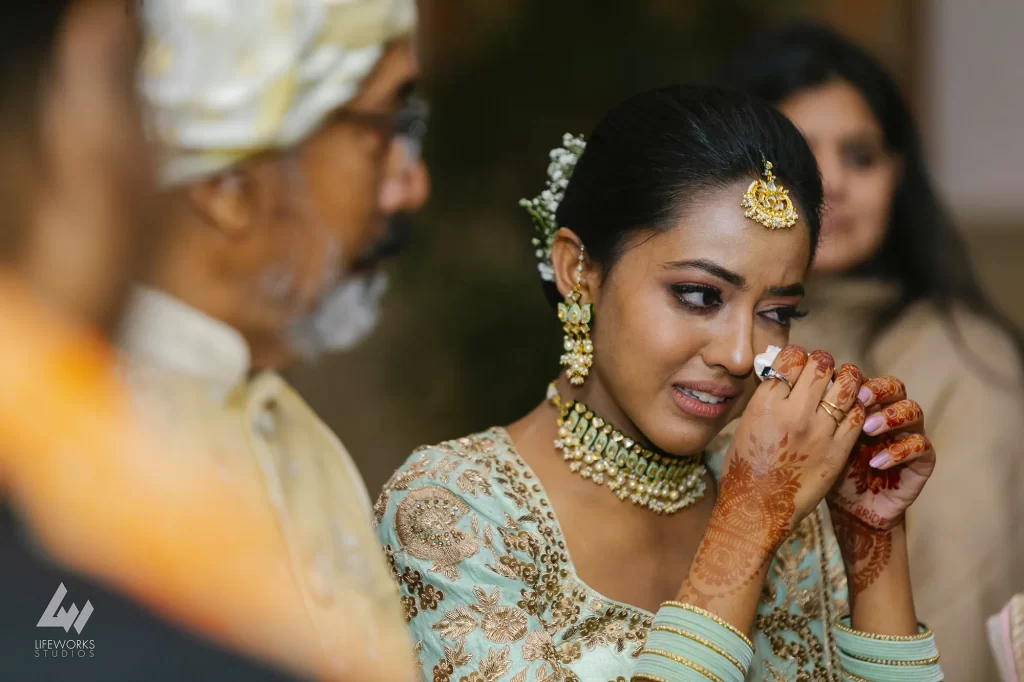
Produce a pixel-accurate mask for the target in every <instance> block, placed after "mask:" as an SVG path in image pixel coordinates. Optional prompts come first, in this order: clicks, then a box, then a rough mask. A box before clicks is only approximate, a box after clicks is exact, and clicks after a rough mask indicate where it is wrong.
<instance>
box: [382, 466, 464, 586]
mask: <svg viewBox="0 0 1024 682" xmlns="http://www.w3.org/2000/svg"><path fill="white" fill-rule="evenodd" d="M467 513H469V506H468V505H467V504H466V503H465V502H463V501H462V500H460V499H459V498H458V497H456V496H455V494H453V493H452V492H450V491H449V490H448V489H446V488H441V487H438V486H425V487H423V488H416V489H415V490H413V491H411V492H410V493H409V494H408V495H407V496H405V497H404V498H402V501H401V502H399V503H398V509H397V510H396V512H395V533H396V535H397V536H398V541H399V542H400V543H401V545H402V547H403V548H404V549H405V551H407V552H409V554H411V555H413V556H414V557H416V558H417V559H420V560H421V561H431V562H433V566H431V569H430V570H432V571H437V572H438V573H440V574H442V575H443V576H444V577H446V578H448V580H458V579H459V576H460V574H459V569H458V565H459V563H460V562H461V561H462V560H463V559H468V558H469V557H471V556H473V555H474V554H476V553H477V552H478V551H480V546H479V544H478V543H477V541H476V539H475V538H473V537H471V536H469V535H468V534H466V533H465V532H463V531H462V530H460V529H458V528H456V527H455V526H456V524H457V523H458V522H459V520H460V519H461V518H462V517H463V516H465V515H466V514H467Z"/></svg>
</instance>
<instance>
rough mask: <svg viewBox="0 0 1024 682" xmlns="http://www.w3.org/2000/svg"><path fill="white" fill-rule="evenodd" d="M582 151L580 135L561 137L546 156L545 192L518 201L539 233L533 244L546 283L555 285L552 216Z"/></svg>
mask: <svg viewBox="0 0 1024 682" xmlns="http://www.w3.org/2000/svg"><path fill="white" fill-rule="evenodd" d="M585 148H586V142H584V140H583V136H582V135H579V136H573V135H571V134H569V133H566V134H565V135H563V136H562V146H561V147H556V148H555V149H552V150H551V153H550V154H549V155H548V156H549V157H550V159H551V163H549V164H548V180H547V189H545V190H544V191H542V192H541V193H540V194H539V195H537V196H536V197H534V198H533V199H521V200H520V201H519V205H520V206H522V207H523V208H525V209H526V212H527V213H529V214H530V217H531V218H533V226H534V228H535V229H536V230H537V233H538V236H537V237H534V238H533V240H532V243H533V245H534V246H536V247H538V248H537V250H536V256H537V271H538V272H539V273H540V277H541V279H543V280H544V281H545V282H554V281H555V271H554V268H553V267H552V265H551V246H552V244H554V242H555V233H556V232H558V228H559V225H558V220H557V218H556V217H555V214H556V213H557V212H558V206H559V204H561V203H562V198H563V197H564V196H565V189H566V188H567V187H568V186H569V178H570V177H572V172H573V171H574V170H575V169H576V162H577V161H579V158H580V156H581V155H582V154H583V150H584V149H585Z"/></svg>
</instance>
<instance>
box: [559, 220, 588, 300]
mask: <svg viewBox="0 0 1024 682" xmlns="http://www.w3.org/2000/svg"><path fill="white" fill-rule="evenodd" d="M581 252H582V253H583V273H582V275H583V277H582V280H581V281H580V293H581V294H582V298H581V300H580V302H581V303H592V302H593V301H594V295H595V294H596V293H597V292H596V291H595V287H596V283H597V282H596V280H595V279H594V277H596V274H597V270H596V266H595V264H594V261H593V260H592V259H591V258H590V257H589V256H588V254H587V252H586V249H585V248H584V244H583V242H582V240H580V238H579V237H578V236H577V235H576V233H575V232H573V231H572V230H570V229H569V228H567V227H563V228H560V229H559V230H558V232H557V233H555V241H554V243H553V244H552V245H551V267H552V268H553V269H554V271H555V286H557V287H558V293H560V294H561V295H562V298H565V297H566V296H567V295H568V294H569V292H570V291H572V290H573V288H575V286H576V275H577V273H578V272H579V265H580V253H581Z"/></svg>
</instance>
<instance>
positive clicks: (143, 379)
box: [122, 291, 415, 681]
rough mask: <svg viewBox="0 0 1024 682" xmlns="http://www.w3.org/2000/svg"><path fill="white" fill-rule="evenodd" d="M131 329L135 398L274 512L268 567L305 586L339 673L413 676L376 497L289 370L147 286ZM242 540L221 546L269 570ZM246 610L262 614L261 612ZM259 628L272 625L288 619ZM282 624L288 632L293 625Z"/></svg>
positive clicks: (128, 346) (187, 452)
mask: <svg viewBox="0 0 1024 682" xmlns="http://www.w3.org/2000/svg"><path fill="white" fill-rule="evenodd" d="M125 329H126V337H125V339H124V341H123V343H122V348H123V355H124V359H123V364H124V366H125V368H126V369H125V374H126V379H127V381H128V383H129V385H130V387H131V388H132V391H133V394H134V395H135V396H137V398H138V400H139V404H140V405H141V407H142V408H143V410H144V412H145V413H146V414H147V415H148V416H151V417H153V418H155V420H156V422H157V425H158V426H162V427H163V428H164V430H163V431H162V432H163V433H165V434H166V437H167V438H170V439H173V440H174V441H175V442H176V444H183V445H184V446H185V447H184V448H183V449H181V450H179V451H180V452H182V453H183V455H184V456H186V457H201V458H204V457H212V458H214V459H216V460H218V461H217V462H216V464H217V465H218V468H219V470H220V472H221V475H223V476H228V477H233V478H235V479H236V480H239V481H241V482H242V483H241V486H242V487H244V489H245V490H246V491H248V495H250V496H253V497H255V498H257V501H258V504H257V507H259V506H262V508H264V509H265V510H266V514H265V515H263V516H261V517H260V518H259V519H257V520H256V521H255V522H256V523H259V524H260V528H258V529H255V530H254V532H253V535H254V536H258V537H260V538H261V539H265V538H266V536H270V540H269V541H270V542H279V544H280V546H281V557H282V558H281V561H280V563H279V564H278V565H277V566H273V567H271V569H272V570H281V576H282V580H284V581H288V583H287V584H288V586H289V587H290V586H291V585H292V582H291V581H293V582H294V584H297V586H298V590H296V591H295V594H301V597H302V600H303V602H304V605H303V608H304V610H305V612H306V614H307V616H308V621H310V622H311V623H312V625H313V628H314V630H315V631H316V633H317V635H319V639H320V640H321V642H322V645H323V647H324V648H325V649H326V650H327V652H328V655H329V656H331V657H333V658H335V659H336V660H337V662H338V664H337V665H336V666H331V667H333V668H334V669H336V670H339V671H343V672H344V674H343V675H342V676H341V678H342V679H358V680H361V681H362V680H369V679H375V680H382V681H383V680H399V681H402V680H412V679H414V676H415V673H414V672H413V668H412V663H413V657H412V648H411V644H410V642H409V640H408V636H407V635H406V633H405V627H404V622H403V620H402V615H401V610H400V605H399V601H398V595H397V587H396V585H395V583H394V582H393V581H392V579H391V574H390V571H389V569H388V567H387V565H386V563H385V561H384V558H383V556H382V555H381V553H380V551H379V548H378V545H377V543H376V539H375V537H374V534H373V530H372V511H371V502H370V498H369V496H368V494H367V491H366V488H365V487H364V485H363V481H362V479H361V478H360V476H359V472H358V470H357V469H356V467H355V465H354V463H353V462H352V459H351V458H350V456H349V454H348V453H347V452H346V450H345V448H344V447H343V446H342V444H341V443H340V442H339V441H338V439H337V438H336V437H335V435H334V434H333V433H332V432H331V431H330V429H328V428H327V427H326V426H325V425H324V424H323V423H322V422H321V421H320V420H319V419H318V418H317V416H316V415H315V414H314V413H313V411H312V410H311V409H310V408H309V407H308V406H307V405H306V404H305V403H304V402H303V400H302V399H301V398H300V397H299V395H298V394H297V393H296V392H295V391H293V390H292V389H291V388H290V387H289V386H288V385H287V384H286V383H285V382H284V380H283V379H282V378H281V377H279V376H277V375H276V374H274V373H272V372H263V373H260V374H257V375H256V376H255V377H253V378H250V376H249V351H248V347H247V345H246V343H245V341H244V339H243V338H242V336H241V335H240V334H239V333H238V332H236V331H235V330H234V329H232V328H230V327H228V326H226V325H224V324H222V323H220V322H218V321H216V320H214V319H211V318H209V317H207V316H206V315H203V314H202V313H200V312H198V311H197V310H194V309H192V308H190V307H188V306H187V305H185V304H183V303H181V302H179V301H177V300H175V299H172V298H170V297H168V296H166V295H164V294H162V293H159V292H155V291H141V292H139V294H138V295H137V296H136V299H135V301H134V302H133V306H132V309H131V311H130V314H129V316H128V320H127V324H126V326H125ZM189 443H191V444H192V446H191V447H189ZM183 466H184V463H183ZM181 502H182V504H183V505H187V504H188V500H182V501H181ZM264 519H270V522H269V523H266V524H263V523H262V521H263V520H264ZM236 544H239V546H237V547H232V548H225V550H224V551H237V552H238V553H239V554H242V555H243V556H242V557H241V558H240V559H239V564H240V565H241V566H242V567H243V568H244V570H265V569H267V567H266V566H256V567H248V568H246V567H245V561H244V553H245V550H246V547H245V546H244V543H242V542H241V541H239V543H236ZM223 589H231V586H229V585H225V586H223ZM282 592H285V590H283V589H282ZM253 606H254V609H256V608H258V607H257V605H256V604H254V605H253ZM238 615H239V619H241V620H243V621H246V620H259V619H258V615H257V614H255V613H248V614H238ZM243 625H244V623H243ZM252 627H255V628H258V629H259V634H260V635H262V634H265V633H266V632H267V631H270V634H274V632H273V631H274V628H275V627H276V628H278V629H279V630H280V628H286V627H287V624H285V623H281V622H278V623H274V622H262V623H260V622H257V623H255V624H254V625H253V626H252ZM277 634H278V638H277V639H279V640H287V639H288V637H289V635H291V636H294V634H295V633H294V632H289V633H282V632H280V631H278V633H277ZM250 639H251V638H250ZM250 653H252V652H250ZM349 674H351V675H352V677H351V678H349V677H348V675H349Z"/></svg>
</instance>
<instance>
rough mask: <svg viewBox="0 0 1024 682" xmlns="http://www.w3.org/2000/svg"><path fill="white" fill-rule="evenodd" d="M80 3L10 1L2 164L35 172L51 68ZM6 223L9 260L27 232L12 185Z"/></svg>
mask: <svg viewBox="0 0 1024 682" xmlns="http://www.w3.org/2000/svg"><path fill="white" fill-rule="evenodd" d="M72 2H74V0H32V1H31V2H10V3H7V5H6V6H5V8H4V11H3V18H2V20H0V165H5V166H9V167H17V168H19V169H20V170H14V169H10V172H17V173H21V174H24V173H25V172H27V171H29V170H31V169H29V168H25V166H24V165H23V164H25V162H26V161H31V159H26V158H25V156H26V152H27V153H29V154H31V153H33V152H36V151H37V150H38V148H39V117H40V111H39V104H40V100H41V97H40V93H41V90H42V87H43V83H44V81H45V76H46V71H47V69H48V68H49V67H50V66H51V61H52V58H53V51H54V47H55V43H56V40H57V36H58V34H59V31H60V27H61V22H62V20H63V19H64V16H65V13H66V12H67V9H68V7H69V6H70V5H71V4H72ZM3 184H4V185H5V186H6V187H7V189H6V190H5V193H6V196H4V197H3V198H4V199H5V201H4V205H5V206H6V207H7V208H6V209H5V211H4V213H5V217H4V218H2V219H0V220H2V222H0V258H5V257H7V256H9V255H10V254H11V252H12V250H14V249H15V248H16V246H17V243H18V241H19V240H20V238H21V235H22V234H23V232H24V230H25V225H24V223H25V216H21V215H19V207H18V204H20V203H22V202H21V201H19V200H18V197H17V196H14V195H16V194H17V191H16V190H14V188H13V187H11V185H10V184H9V183H6V182H5V183H3Z"/></svg>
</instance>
